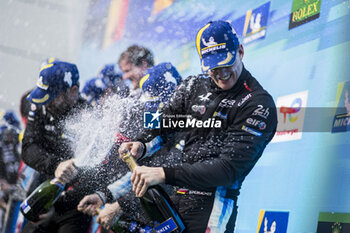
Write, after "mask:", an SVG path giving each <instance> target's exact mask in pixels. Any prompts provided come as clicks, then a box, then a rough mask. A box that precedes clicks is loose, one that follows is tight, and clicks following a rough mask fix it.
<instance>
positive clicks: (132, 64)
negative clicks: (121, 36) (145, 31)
mask: <svg viewBox="0 0 350 233" xmlns="http://www.w3.org/2000/svg"><path fill="white" fill-rule="evenodd" d="M118 64H119V67H120V69H121V71H122V72H123V80H124V81H126V80H129V81H131V87H130V89H131V90H130V94H131V96H139V95H140V92H141V91H140V89H139V82H140V79H141V78H142V77H143V76H144V75H145V72H146V71H147V69H149V68H151V67H152V66H154V59H153V55H152V53H151V51H150V50H149V49H147V48H145V47H142V46H139V45H132V46H130V47H128V48H127V50H125V51H124V52H123V53H122V54H121V55H120V57H119V60H118Z"/></svg>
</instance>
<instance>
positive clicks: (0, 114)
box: [0, 110, 20, 133]
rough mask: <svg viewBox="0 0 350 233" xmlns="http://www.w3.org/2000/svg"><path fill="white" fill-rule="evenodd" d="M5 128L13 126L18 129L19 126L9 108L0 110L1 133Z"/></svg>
mask: <svg viewBox="0 0 350 233" xmlns="http://www.w3.org/2000/svg"><path fill="white" fill-rule="evenodd" d="M7 128H14V129H16V130H18V129H19V128H20V122H19V120H18V118H17V117H16V115H15V113H14V112H13V111H11V110H7V111H5V110H1V111H0V130H1V133H2V132H3V131H4V130H5V129H7Z"/></svg>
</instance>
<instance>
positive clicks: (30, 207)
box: [20, 178, 65, 222]
mask: <svg viewBox="0 0 350 233" xmlns="http://www.w3.org/2000/svg"><path fill="white" fill-rule="evenodd" d="M64 186H65V185H64V184H63V183H62V182H60V181H59V180H58V179H57V178H54V179H52V180H47V181H45V182H44V183H42V184H41V185H39V187H37V188H36V189H35V190H34V191H33V192H32V193H31V194H30V195H29V196H28V197H27V199H25V200H24V201H23V202H22V203H21V205H20V210H21V212H22V214H23V215H24V217H25V218H26V219H28V220H30V221H34V222H35V221H38V220H39V215H40V214H44V213H46V212H48V211H49V210H50V208H51V207H52V206H53V204H55V202H56V201H57V199H58V198H59V197H60V196H61V193H62V192H63V190H64Z"/></svg>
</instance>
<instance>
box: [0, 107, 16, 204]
mask: <svg viewBox="0 0 350 233" xmlns="http://www.w3.org/2000/svg"><path fill="white" fill-rule="evenodd" d="M20 131H21V130H20V122H19V120H18V118H17V117H16V115H15V113H14V112H13V111H11V110H7V111H5V110H3V111H0V190H3V191H4V190H5V191H9V190H8V189H10V188H11V185H14V184H16V182H17V174H18V167H19V163H20V156H19V151H18V147H17V146H18V145H19V140H18V139H19V133H20ZM1 198H2V197H1V196H0V199H1Z"/></svg>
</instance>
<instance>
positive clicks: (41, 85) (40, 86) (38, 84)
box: [36, 76, 49, 90]
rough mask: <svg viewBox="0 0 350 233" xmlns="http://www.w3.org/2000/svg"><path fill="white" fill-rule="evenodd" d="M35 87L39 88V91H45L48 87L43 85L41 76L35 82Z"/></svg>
mask: <svg viewBox="0 0 350 233" xmlns="http://www.w3.org/2000/svg"><path fill="white" fill-rule="evenodd" d="M36 85H37V86H38V87H39V88H41V89H44V90H47V89H48V88H49V85H45V84H44V83H43V76H40V77H39V80H38V81H37V82H36Z"/></svg>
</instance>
